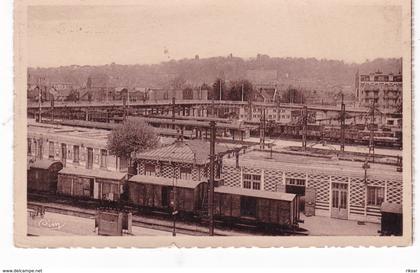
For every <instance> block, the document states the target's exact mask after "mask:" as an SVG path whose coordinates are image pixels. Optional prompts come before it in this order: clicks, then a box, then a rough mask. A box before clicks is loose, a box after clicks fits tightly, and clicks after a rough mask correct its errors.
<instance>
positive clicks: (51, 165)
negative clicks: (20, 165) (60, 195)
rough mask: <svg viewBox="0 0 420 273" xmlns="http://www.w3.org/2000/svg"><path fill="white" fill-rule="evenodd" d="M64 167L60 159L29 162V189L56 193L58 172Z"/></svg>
mask: <svg viewBox="0 0 420 273" xmlns="http://www.w3.org/2000/svg"><path fill="white" fill-rule="evenodd" d="M62 168H63V163H61V162H60V161H52V160H47V159H39V160H37V161H35V162H33V163H29V164H28V179H27V181H28V186H27V187H28V191H40V192H49V193H55V192H56V189H57V176H58V172H59V171H60V170H61V169H62Z"/></svg>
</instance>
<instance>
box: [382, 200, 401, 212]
mask: <svg viewBox="0 0 420 273" xmlns="http://www.w3.org/2000/svg"><path fill="white" fill-rule="evenodd" d="M381 212H386V213H395V214H402V205H401V204H395V203H387V202H383V203H382V205H381Z"/></svg>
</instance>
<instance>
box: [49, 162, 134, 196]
mask: <svg viewBox="0 0 420 273" xmlns="http://www.w3.org/2000/svg"><path fill="white" fill-rule="evenodd" d="M125 178H126V174H125V173H120V172H115V171H106V170H98V169H84V168H64V169H62V170H61V171H60V172H59V173H58V183H57V193H58V194H62V195H68V196H74V197H79V198H84V199H98V200H109V201H118V200H119V199H120V197H121V194H122V193H123V190H124V187H123V186H124V183H125Z"/></svg>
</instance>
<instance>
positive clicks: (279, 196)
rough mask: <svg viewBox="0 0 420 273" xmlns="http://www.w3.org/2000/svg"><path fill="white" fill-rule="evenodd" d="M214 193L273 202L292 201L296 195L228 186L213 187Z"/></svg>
mask: <svg viewBox="0 0 420 273" xmlns="http://www.w3.org/2000/svg"><path fill="white" fill-rule="evenodd" d="M214 192H217V193H226V194H234V195H243V196H251V197H258V198H266V199H274V200H282V201H293V199H295V197H296V194H292V193H285V192H271V191H262V190H251V189H244V188H237V187H228V186H219V187H215V188H214Z"/></svg>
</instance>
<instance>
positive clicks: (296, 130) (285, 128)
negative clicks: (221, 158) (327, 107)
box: [251, 123, 402, 148]
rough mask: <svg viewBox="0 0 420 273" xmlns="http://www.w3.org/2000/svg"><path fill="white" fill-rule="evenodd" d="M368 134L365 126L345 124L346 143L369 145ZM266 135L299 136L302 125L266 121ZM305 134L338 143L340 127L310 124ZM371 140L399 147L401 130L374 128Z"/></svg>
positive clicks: (311, 137) (382, 145)
mask: <svg viewBox="0 0 420 273" xmlns="http://www.w3.org/2000/svg"><path fill="white" fill-rule="evenodd" d="M370 134H371V132H370V130H367V128H365V126H347V127H346V129H345V141H346V143H347V144H355V145H369V142H370ZM251 135H252V133H251ZM254 135H255V136H258V135H259V132H254ZM266 135H267V136H270V137H290V138H295V139H296V138H301V137H302V126H301V125H278V124H274V123H268V124H267V126H266ZM306 136H307V139H309V140H314V141H325V142H329V143H340V141H341V128H340V127H337V126H325V125H312V124H311V125H308V126H307V130H306ZM373 141H374V144H375V146H379V147H388V148H401V147H402V131H401V130H396V131H395V130H394V131H391V130H388V129H387V128H382V129H381V130H379V128H376V130H374V131H373Z"/></svg>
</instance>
